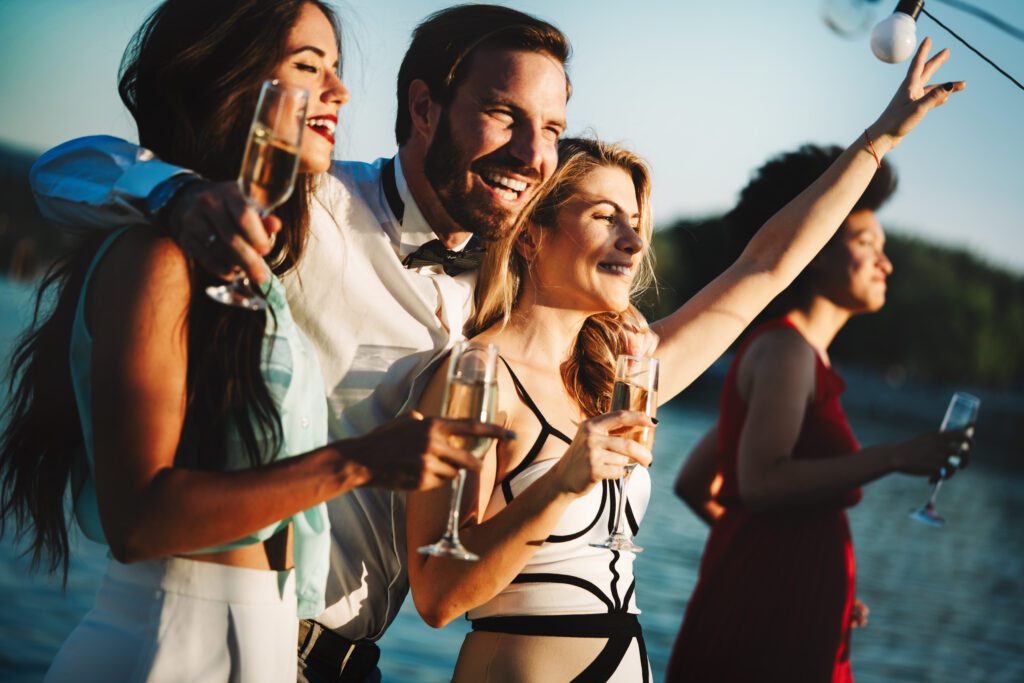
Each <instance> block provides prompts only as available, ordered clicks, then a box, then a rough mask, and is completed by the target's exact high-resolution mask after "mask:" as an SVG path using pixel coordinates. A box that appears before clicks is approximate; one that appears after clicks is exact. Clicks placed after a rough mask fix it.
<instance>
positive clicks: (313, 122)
mask: <svg viewBox="0 0 1024 683" xmlns="http://www.w3.org/2000/svg"><path fill="white" fill-rule="evenodd" d="M306 123H307V124H309V125H310V126H313V127H315V128H323V129H324V130H326V131H327V132H328V133H330V134H331V135H334V126H335V123H334V121H332V120H331V119H322V118H311V119H306Z"/></svg>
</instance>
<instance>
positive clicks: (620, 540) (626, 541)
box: [590, 533, 644, 553]
mask: <svg viewBox="0 0 1024 683" xmlns="http://www.w3.org/2000/svg"><path fill="white" fill-rule="evenodd" d="M590 545H591V547H593V548H607V549H608V550H619V551H625V552H629V553H642V552H643V551H644V549H643V548H642V547H640V546H638V545H637V544H636V543H633V541H631V540H630V538H629V536H627V535H626V534H623V533H618V534H612V535H611V536H609V537H608V538H607V539H605V540H604V541H603V542H601V543H591V544H590Z"/></svg>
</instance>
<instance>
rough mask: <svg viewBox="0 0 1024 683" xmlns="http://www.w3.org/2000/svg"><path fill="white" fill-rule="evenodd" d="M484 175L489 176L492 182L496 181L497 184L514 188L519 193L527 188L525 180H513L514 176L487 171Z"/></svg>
mask: <svg viewBox="0 0 1024 683" xmlns="http://www.w3.org/2000/svg"><path fill="white" fill-rule="evenodd" d="M484 177H485V178H487V179H488V180H489V181H491V182H492V183H494V184H495V185H501V186H502V187H507V188H508V189H510V190H514V191H515V192H517V193H518V192H522V191H523V190H525V189H526V183H525V182H523V181H522V180H513V179H512V178H509V177H506V176H503V175H498V174H497V173H486V174H484ZM503 196H504V195H503Z"/></svg>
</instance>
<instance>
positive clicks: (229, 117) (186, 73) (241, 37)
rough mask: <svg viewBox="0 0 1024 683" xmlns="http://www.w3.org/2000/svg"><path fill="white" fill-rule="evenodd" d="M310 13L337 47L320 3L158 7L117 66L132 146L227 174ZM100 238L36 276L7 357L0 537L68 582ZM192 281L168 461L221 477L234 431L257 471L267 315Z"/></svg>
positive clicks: (284, 263)
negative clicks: (181, 396) (84, 293)
mask: <svg viewBox="0 0 1024 683" xmlns="http://www.w3.org/2000/svg"><path fill="white" fill-rule="evenodd" d="M306 5H314V6H316V7H318V8H319V9H320V10H321V11H322V12H323V13H324V15H325V16H326V17H327V18H328V20H329V21H331V23H332V24H333V25H334V26H335V36H336V37H337V35H338V33H337V25H338V23H337V18H336V17H335V15H334V13H333V12H332V10H331V8H330V7H329V6H328V5H326V4H323V3H322V2H319V0H167V2H164V3H163V4H161V5H160V6H159V7H157V8H156V9H155V10H154V11H153V13H152V14H151V15H150V16H149V18H147V19H146V21H145V22H144V23H143V25H142V27H141V28H140V29H139V30H138V31H137V32H136V33H135V35H134V36H133V38H132V40H131V42H130V43H129V45H128V48H127V50H126V51H125V54H124V57H123V60H122V65H121V80H120V87H119V91H120V93H121V97H122V100H123V101H124V103H125V105H126V106H127V107H128V109H129V110H130V111H131V113H132V116H133V117H134V118H135V122H136V124H137V125H138V131H139V140H140V142H141V144H142V145H143V146H144V147H147V148H149V149H150V150H152V151H154V152H155V153H156V154H157V155H158V156H160V158H161V159H163V160H165V161H168V162H170V163H174V164H177V165H181V166H185V167H187V168H191V169H194V170H196V171H198V172H199V173H201V174H202V175H204V176H205V177H206V178H209V179H211V180H230V179H232V178H234V177H235V174H236V173H237V170H238V167H239V166H240V165H241V160H242V151H243V148H244V146H245V141H246V135H247V132H248V128H249V122H250V120H251V117H252V112H253V110H254V109H255V106H256V99H257V95H258V93H259V88H260V84H261V82H262V81H263V80H264V79H265V78H269V77H270V75H271V73H272V72H273V70H274V68H275V67H276V66H277V64H279V63H280V61H281V60H282V59H283V58H284V51H285V49H286V47H287V37H288V34H289V32H290V31H291V28H292V27H293V26H294V25H295V23H296V21H297V20H298V18H299V15H300V13H301V11H302V10H303V8H304V7H305V6H306ZM311 182H312V177H311V176H306V177H304V178H303V177H300V181H299V183H298V187H297V189H296V192H295V193H294V194H293V195H292V198H291V199H290V200H289V202H288V203H287V204H286V205H285V206H283V207H281V208H280V209H279V210H278V211H277V214H278V215H279V216H280V217H281V219H282V223H283V224H284V230H283V231H282V233H281V239H279V240H278V245H277V247H276V251H275V258H274V259H272V260H273V262H274V264H275V272H278V273H280V272H283V271H284V270H287V269H289V268H291V267H292V266H293V265H294V263H295V261H296V260H297V259H298V258H299V254H300V252H301V250H302V246H303V245H304V244H305V235H306V229H307V223H308V214H309V198H310V194H309V191H310V187H311V185H310V183H311ZM105 238H106V235H98V236H96V237H93V238H91V239H88V240H87V241H85V242H84V243H83V244H82V245H81V246H80V247H79V248H78V249H76V250H75V251H74V252H72V253H71V254H69V255H68V256H67V257H66V258H65V259H64V260H63V261H61V262H60V263H58V264H57V265H56V266H55V267H54V268H53V269H51V271H50V272H49V274H48V275H47V276H46V278H45V279H44V280H43V282H42V284H41V286H40V290H39V294H38V297H37V300H36V308H35V315H34V317H33V321H32V325H31V326H30V327H29V329H28V330H27V331H26V333H25V334H24V335H23V336H22V337H21V339H20V340H19V342H18V344H17V347H16V348H15V350H14V353H13V354H12V360H11V371H10V375H9V382H10V383H9V385H8V390H9V398H8V403H7V410H6V412H5V416H6V418H7V424H6V426H5V431H4V432H3V434H2V436H0V536H3V535H4V532H5V531H6V524H7V523H8V522H13V526H14V530H15V536H17V537H19V538H20V537H22V536H28V537H29V539H30V543H29V546H28V548H27V550H26V552H27V553H29V554H31V556H32V566H33V568H35V567H37V566H38V565H39V564H40V563H41V562H42V560H43V559H44V557H45V558H46V559H48V568H49V570H50V571H51V572H53V571H56V570H57V569H58V568H60V569H63V573H64V578H65V580H66V579H67V569H68V529H67V519H66V515H65V491H66V489H67V485H68V482H69V481H71V482H72V484H73V486H72V491H71V498H72V501H74V500H75V499H76V498H77V496H78V493H79V491H80V484H81V483H82V481H83V478H82V477H81V476H76V470H77V469H78V468H77V467H76V464H77V463H78V462H79V460H80V459H81V458H83V457H84V456H83V449H84V445H85V444H84V437H83V434H82V428H81V423H80V419H79V413H78V407H77V405H76V403H75V398H74V392H73V390H72V383H71V369H70V365H69V360H68V353H69V349H70V340H71V331H72V328H73V324H74V317H75V312H76V310H77V307H78V299H79V296H80V293H81V290H82V286H83V283H84V282H85V275H86V272H87V270H88V268H89V266H90V264H91V263H92V261H93V258H94V256H95V254H96V252H97V250H98V248H99V246H100V244H101V242H102V241H103V240H104V239H105ZM190 266H192V264H191V263H190ZM190 276H191V301H190V304H189V312H188V320H187V321H185V322H186V323H187V325H186V326H187V330H188V370H187V377H186V391H187V406H186V414H185V425H184V427H183V430H182V434H181V439H180V441H179V445H178V452H177V453H176V457H175V463H176V465H179V466H188V467H193V468H198V469H223V468H224V466H225V457H226V456H225V454H226V448H225V444H226V440H227V439H226V437H227V433H226V429H227V427H228V426H229V425H233V426H234V427H235V428H236V431H237V436H238V438H239V440H240V441H241V450H242V452H243V454H244V456H245V457H246V459H247V460H248V462H249V463H251V464H252V465H258V464H261V463H263V462H265V461H266V460H268V459H269V456H270V455H271V454H272V453H274V452H276V450H277V449H278V448H279V446H280V444H281V442H282V438H283V436H282V433H281V424H280V416H279V414H278V409H277V406H276V404H275V403H274V401H273V399H272V397H271V395H270V392H269V390H268V389H267V386H266V383H265V382H264V379H263V375H262V373H261V369H260V360H261V355H262V354H263V338H264V334H265V332H266V324H267V319H266V314H263V313H255V312H252V311H248V310H242V309H239V308H232V307H228V306H223V305H221V304H218V303H215V302H213V301H212V300H210V299H209V297H207V296H206V295H205V294H204V292H203V289H204V286H205V284H207V283H208V282H209V281H211V280H212V276H210V275H207V274H206V273H204V272H202V271H201V270H200V269H199V268H197V267H191V268H190ZM51 297H52V298H51ZM53 300H55V302H56V303H55V304H54V305H52V306H48V305H46V304H45V302H47V301H53ZM97 381H98V380H97ZM78 474H79V475H80V472H78Z"/></svg>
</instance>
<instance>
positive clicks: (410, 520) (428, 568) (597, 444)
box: [406, 368, 652, 628]
mask: <svg viewBox="0 0 1024 683" xmlns="http://www.w3.org/2000/svg"><path fill="white" fill-rule="evenodd" d="M502 380H503V383H502V384H501V385H500V386H499V391H498V396H499V401H500V404H501V405H500V406H499V408H500V410H501V411H502V412H505V414H506V415H507V414H509V411H511V410H514V408H515V406H513V405H512V402H513V401H514V400H515V399H514V397H515V389H514V387H513V386H512V383H511V381H510V380H508V379H507V378H505V377H502ZM506 385H507V386H506ZM443 388H444V373H443V368H442V370H439V371H438V373H437V374H436V375H435V376H434V379H433V381H432V382H431V384H430V386H429V387H428V388H427V391H426V392H425V394H424V397H423V402H422V404H421V405H422V407H423V410H424V412H426V413H428V414H431V413H436V412H437V411H438V410H439V409H440V404H441V395H442V393H443ZM511 425H512V426H513V427H515V426H516V423H515V421H514V420H513V421H512V423H511ZM634 425H635V426H639V425H644V426H652V423H651V422H650V418H648V417H647V416H646V415H644V414H642V413H637V412H617V413H611V414H609V415H602V416H600V417H596V418H592V419H590V420H586V421H585V422H583V423H582V424H581V425H580V429H579V431H578V432H577V434H576V437H575V438H574V439H573V442H572V445H571V446H570V447H569V450H568V452H567V453H566V454H565V455H563V456H562V457H561V458H559V460H558V462H556V463H555V465H554V466H552V467H551V469H550V470H548V472H547V473H546V474H545V475H543V476H542V477H540V478H539V479H538V480H537V481H536V482H534V483H533V484H531V485H530V486H529V487H528V488H527V489H526V490H525V491H523V492H522V493H521V494H519V495H518V496H516V497H515V499H513V500H512V502H511V503H509V504H508V506H507V507H505V508H503V509H502V510H500V511H499V512H498V513H497V514H494V515H493V516H492V517H490V518H488V519H481V517H482V516H483V514H484V511H486V510H487V505H488V503H489V501H490V495H491V491H492V490H493V489H494V485H495V482H496V476H497V472H498V471H499V463H500V462H507V461H508V456H507V451H506V449H507V448H508V445H507V444H499V445H498V447H497V448H495V447H492V448H491V449H490V450H489V451H488V453H487V454H485V456H484V462H483V466H482V468H481V470H480V473H479V475H478V476H470V477H467V489H466V490H467V495H466V496H465V497H464V499H463V500H464V501H466V503H465V505H464V513H463V517H462V519H463V521H464V525H463V527H462V528H460V530H459V535H460V537H461V540H462V542H463V543H464V544H465V545H466V547H468V548H469V549H471V550H472V551H473V552H475V553H476V554H478V555H479V556H480V560H479V561H477V562H462V561H459V560H451V559H447V558H443V557H432V556H427V555H421V554H419V553H418V552H417V551H416V548H418V547H419V546H422V545H426V544H428V543H432V542H433V541H436V540H437V539H438V538H440V536H441V534H442V533H443V531H444V527H445V521H446V519H447V513H448V505H449V496H450V493H449V492H448V491H447V490H441V489H438V490H437V491H431V492H427V493H411V494H409V498H408V506H407V510H406V538H407V546H408V550H407V553H408V555H407V558H408V564H409V583H410V586H411V588H412V596H413V601H414V602H415V604H416V609H417V610H418V611H419V613H420V616H422V617H423V620H424V621H425V622H427V623H428V624H430V625H431V626H434V627H437V628H439V627H441V626H444V625H445V624H447V623H448V622H450V621H451V620H452V619H455V618H456V617H458V616H459V615H461V614H463V613H465V612H467V611H468V610H470V609H472V608H473V607H476V606H477V605H480V604H483V603H484V602H486V601H487V600H489V599H491V598H492V597H494V596H495V595H497V594H498V593H499V592H500V591H501V590H502V589H503V588H505V587H506V586H508V585H509V584H510V583H511V582H512V579H513V578H515V576H516V575H517V574H519V572H521V571H522V569H523V567H525V566H526V563H527V562H528V561H529V560H530V558H531V557H533V555H534V553H536V552H537V550H538V549H539V548H540V546H541V544H542V543H543V542H544V540H545V539H546V538H547V537H548V536H549V535H550V534H551V531H552V530H553V529H554V527H555V525H556V524H557V523H558V521H559V520H560V519H561V517H562V515H563V513H564V512H565V509H566V508H567V507H568V506H569V504H570V503H572V501H574V500H575V499H576V498H578V497H579V496H582V495H585V494H586V493H587V492H588V491H589V490H590V489H591V488H592V487H593V486H594V485H595V484H596V483H597V482H599V481H601V480H602V479H616V478H618V477H620V476H622V473H623V469H622V468H623V466H624V465H625V464H626V463H627V462H629V461H631V460H633V461H636V462H638V463H640V464H641V465H644V466H647V465H649V464H650V462H651V455H650V452H649V451H647V449H645V448H643V447H641V446H640V445H639V444H637V443H636V442H633V441H628V440H626V439H623V438H620V437H616V436H610V435H609V432H611V431H614V430H616V429H618V428H621V427H625V426H634Z"/></svg>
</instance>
